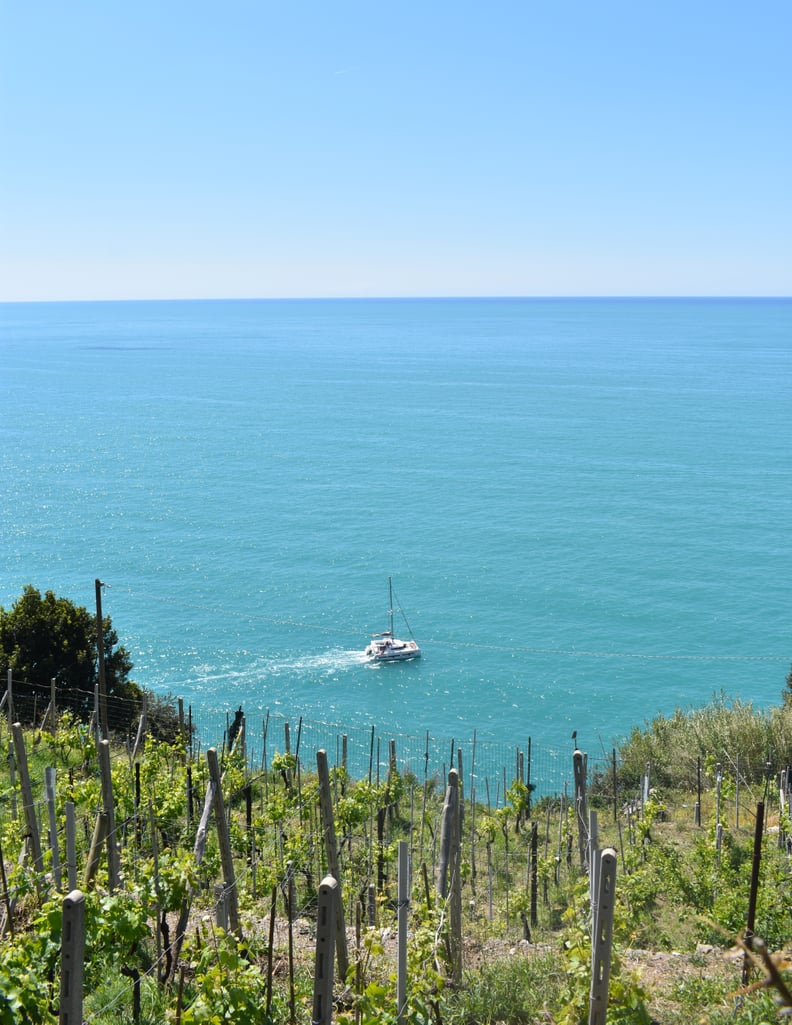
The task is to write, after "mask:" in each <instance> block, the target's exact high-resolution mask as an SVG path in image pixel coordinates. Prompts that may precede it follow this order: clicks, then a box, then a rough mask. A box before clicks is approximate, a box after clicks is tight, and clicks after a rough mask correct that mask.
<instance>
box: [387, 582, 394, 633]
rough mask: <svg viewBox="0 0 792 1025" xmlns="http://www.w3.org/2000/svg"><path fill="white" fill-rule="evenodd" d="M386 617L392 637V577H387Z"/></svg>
mask: <svg viewBox="0 0 792 1025" xmlns="http://www.w3.org/2000/svg"><path fill="white" fill-rule="evenodd" d="M388 619H389V622H390V635H391V637H393V578H392V577H388Z"/></svg>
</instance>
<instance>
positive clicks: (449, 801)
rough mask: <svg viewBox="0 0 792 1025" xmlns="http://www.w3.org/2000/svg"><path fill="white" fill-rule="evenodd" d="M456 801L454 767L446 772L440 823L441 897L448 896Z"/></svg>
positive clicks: (457, 819)
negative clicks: (446, 782) (446, 778)
mask: <svg viewBox="0 0 792 1025" xmlns="http://www.w3.org/2000/svg"><path fill="white" fill-rule="evenodd" d="M458 801H459V787H458V786H457V772H456V769H451V770H450V771H449V773H448V786H447V787H446V792H445V800H444V802H443V812H442V819H441V823H440V863H439V866H438V876H437V891H438V893H439V894H440V896H441V897H443V898H445V897H447V896H448V877H449V868H450V867H451V860H452V858H453V848H454V838H455V834H456V826H457V822H458V821H459V816H458V814H457V803H458Z"/></svg>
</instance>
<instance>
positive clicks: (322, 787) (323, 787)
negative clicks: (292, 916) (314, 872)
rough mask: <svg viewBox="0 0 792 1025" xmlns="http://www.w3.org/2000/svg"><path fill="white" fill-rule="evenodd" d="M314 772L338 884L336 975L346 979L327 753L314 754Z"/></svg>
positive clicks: (327, 850) (329, 857)
mask: <svg viewBox="0 0 792 1025" xmlns="http://www.w3.org/2000/svg"><path fill="white" fill-rule="evenodd" d="M316 770H317V775H318V777H319V813H320V816H321V821H322V835H323V836H324V844H325V854H326V855H327V867H328V869H329V870H330V875H332V876H333V878H334V879H335V880H336V882H337V883H338V887H337V888H336V891H335V892H336V894H337V897H336V901H337V905H338V906H337V908H336V956H337V958H338V975H339V978H341V979H346V976H347V971H348V969H349V953H348V951H347V940H346V926H345V924H344V900H343V896H342V893H341V873H340V870H339V867H338V845H337V843H336V832H335V821H334V819H333V794H332V791H331V790H330V773H329V771H328V768H327V752H326V751H325V750H321V751H317V752H316Z"/></svg>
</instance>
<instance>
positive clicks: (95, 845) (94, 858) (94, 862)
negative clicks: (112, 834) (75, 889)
mask: <svg viewBox="0 0 792 1025" xmlns="http://www.w3.org/2000/svg"><path fill="white" fill-rule="evenodd" d="M106 840H107V815H106V814H105V813H104V812H103V811H100V812H99V813H98V814H97V816H96V824H95V825H94V831H93V837H92V839H91V846H90V849H89V851H88V861H87V862H86V864H85V875H84V876H83V885H84V887H85V889H86V890H88V889H90V887H91V885H92V883H93V880H94V876H95V875H96V873H97V870H98V868H99V860H100V859H101V857H102V845H103V844H104V843H105V842H106Z"/></svg>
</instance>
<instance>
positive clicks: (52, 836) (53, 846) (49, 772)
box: [44, 768, 61, 890]
mask: <svg viewBox="0 0 792 1025" xmlns="http://www.w3.org/2000/svg"><path fill="white" fill-rule="evenodd" d="M44 786H45V789H46V792H47V817H48V819H49V842H50V850H51V851H52V874H53V876H54V878H55V886H56V887H57V889H58V890H60V888H61V866H60V854H59V852H58V823H57V819H56V818H55V770H54V769H52V768H47V769H45V770H44Z"/></svg>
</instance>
